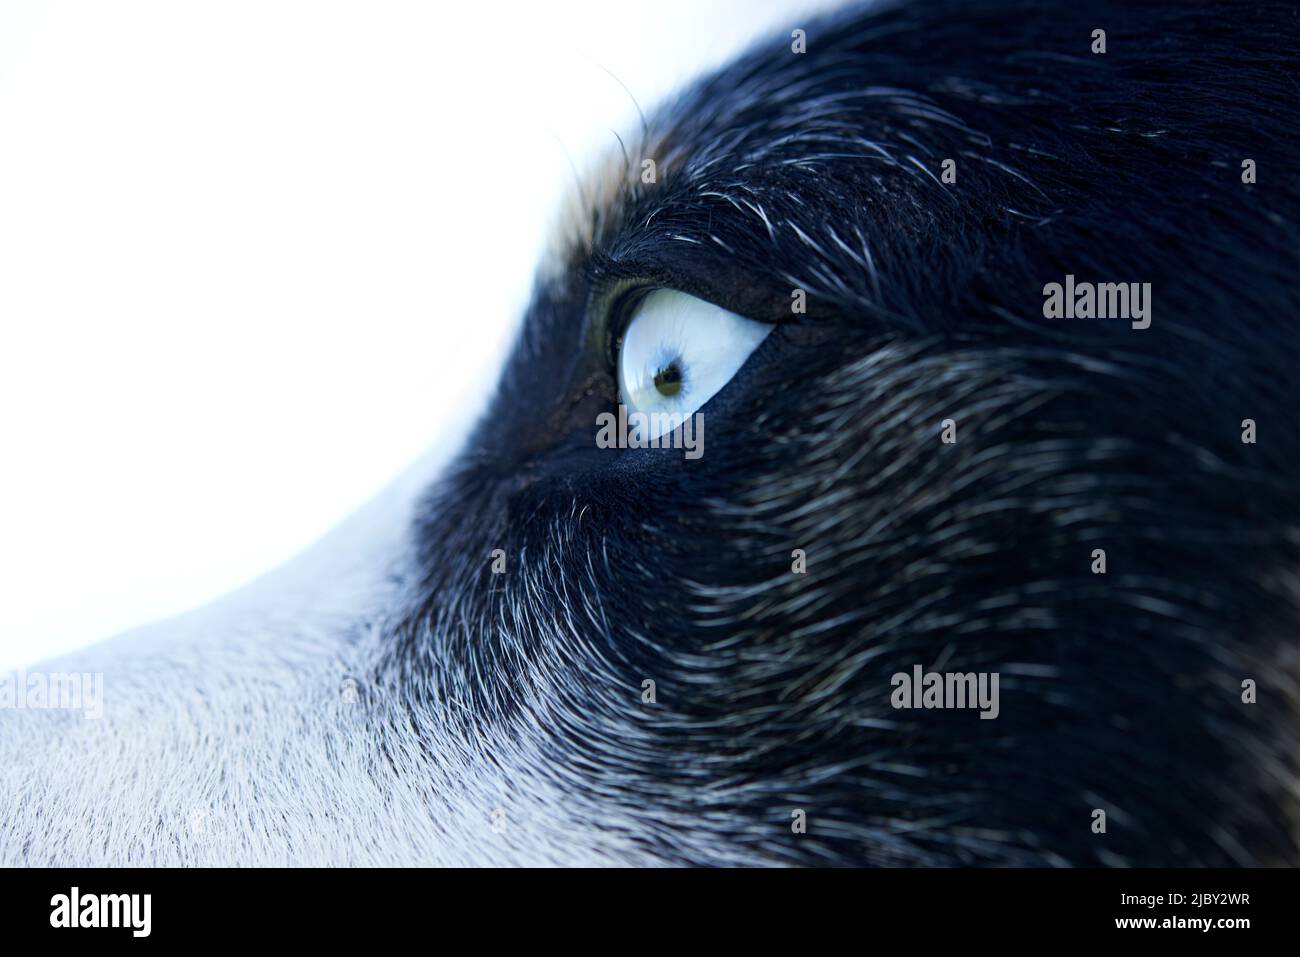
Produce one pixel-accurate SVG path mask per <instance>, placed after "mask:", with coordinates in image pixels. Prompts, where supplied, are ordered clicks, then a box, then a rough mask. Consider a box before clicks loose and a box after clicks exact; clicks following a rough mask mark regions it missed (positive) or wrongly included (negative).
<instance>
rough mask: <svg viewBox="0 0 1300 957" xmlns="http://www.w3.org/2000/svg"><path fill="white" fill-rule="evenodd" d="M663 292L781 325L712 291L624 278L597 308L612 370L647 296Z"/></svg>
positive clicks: (607, 359) (599, 301)
mask: <svg viewBox="0 0 1300 957" xmlns="http://www.w3.org/2000/svg"><path fill="white" fill-rule="evenodd" d="M660 289H664V290H668V291H670V292H680V293H682V294H683V295H686V296H691V297H693V298H695V299H699V300H701V301H702V302H707V303H708V304H709V305H711V306H716V307H718V308H719V309H723V310H725V311H727V312H731V313H735V314H736V315H738V316H740V317H741V318H742V319H751V320H752V321H754V322H763V323H766V324H768V325H772V326H777V325H780V323H779V322H775V321H773V320H771V319H764V318H755V317H753V316H749V315H747V314H746V313H744V312H742V311H740V310H737V309H733V308H731V307H729V306H728V305H727V304H726V303H724V302H721V301H719V298H720V297H718V296H714V295H711V294H710V293H709V292H708V291H704V290H699V289H683V288H682V287H681V286H680V285H677V284H674V283H668V282H662V281H659V280H655V279H650V278H639V279H634V278H626V279H620V280H617V281H616V282H614V283H612V284H611V285H610V286H609V287H608V288H607V289H606V290H604V292H603V293H602V294H601V295H600V296H599V297H598V298H597V300H596V306H595V308H598V309H599V310H600V311H601V313H602V322H601V325H602V327H603V328H604V330H605V350H604V351H605V359H606V362H608V363H609V365H610V367H611V368H617V367H618V356H619V346H620V343H621V342H622V340H623V336H624V334H625V333H626V332H627V327H628V326H629V325H630V324H631V322H632V320H633V319H634V318H635V317H636V314H637V308H638V307H639V306H640V305H641V303H642V302H643V301H644V300H645V298H646V297H647V296H649V295H650V294H651V293H652V292H656V291H658V290H660Z"/></svg>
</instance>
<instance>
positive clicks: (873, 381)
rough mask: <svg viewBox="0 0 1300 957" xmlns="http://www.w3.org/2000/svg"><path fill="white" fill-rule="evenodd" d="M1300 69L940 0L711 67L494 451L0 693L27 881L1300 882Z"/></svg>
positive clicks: (536, 336)
mask: <svg viewBox="0 0 1300 957" xmlns="http://www.w3.org/2000/svg"><path fill="white" fill-rule="evenodd" d="M1297 49H1300V29H1298V28H1297V13H1296V9H1295V8H1294V7H1293V6H1292V5H1290V4H1284V3H1271V2H1263V3H1259V2H1252V3H1238V2H1225V3H1220V4H1216V5H1213V6H1210V5H1204V6H1201V5H1193V6H1191V7H1190V8H1189V7H1188V5H1186V4H1174V3H1164V2H1157V3H1151V4H1131V3H1112V2H1098V3H1090V2H1084V3H1053V4H1049V5H1041V4H1037V3H1028V2H1020V0H995V2H991V3H987V4H967V3H960V2H945V0H933V2H930V0H919V2H915V3H908V4H900V5H889V6H885V7H879V8H877V7H871V8H860V7H853V8H849V9H845V10H841V11H836V12H832V13H830V14H827V15H825V16H822V17H820V18H818V19H814V20H811V21H809V22H806V23H796V24H791V25H790V29H789V30H788V31H782V32H780V33H779V34H778V35H775V36H773V37H771V38H769V39H768V40H766V41H764V42H761V43H760V44H759V45H758V46H756V47H755V48H753V49H752V50H750V51H749V52H748V53H746V54H745V55H743V56H742V57H740V58H739V59H737V60H736V61H734V62H732V63H730V64H729V65H727V66H725V67H723V68H721V69H720V70H718V71H716V72H714V73H712V74H710V75H707V76H705V77H704V78H702V79H701V80H699V81H698V82H697V83H695V84H694V85H693V86H691V87H689V88H687V89H686V90H684V91H683V92H681V93H680V94H679V95H677V96H676V97H675V98H673V99H671V100H670V101H668V102H666V103H664V104H662V105H661V106H660V107H658V108H657V109H656V110H654V111H652V112H651V113H650V114H649V115H648V116H647V117H646V119H645V122H644V125H643V127H642V128H641V129H640V130H638V131H637V133H636V135H635V136H631V137H628V138H627V139H625V140H623V141H622V145H621V147H620V148H618V149H617V150H616V151H615V152H614V155H613V156H612V157H610V158H609V159H608V160H607V161H605V162H602V163H600V164H598V166H597V168H596V170H595V171H594V172H593V174H592V175H591V176H589V177H587V178H586V179H584V180H583V182H582V183H581V184H580V185H579V186H578V187H577V188H576V189H574V198H573V202H572V203H571V204H570V205H569V206H568V207H566V208H567V213H566V214H565V215H564V216H562V217H561V222H562V225H561V228H559V230H558V231H557V237H556V239H555V242H554V244H553V247H552V250H551V252H550V253H549V254H548V256H547V257H546V259H545V261H544V262H543V263H542V264H541V265H540V266H539V270H538V274H537V280H536V285H535V291H534V295H533V299H532V303H531V305H530V307H529V308H528V311H527V316H526V319H525V322H524V324H523V326H522V330H521V332H520V334H519V337H518V341H517V342H516V344H515V346H514V348H513V351H512V353H511V356H510V358H509V359H508V361H507V363H506V365H505V367H504V370H503V373H502V375H501V378H500V381H499V383H498V384H497V387H496V390H495V393H494V395H493V397H492V400H491V402H490V405H489V407H488V411H487V412H486V414H485V415H484V416H483V417H482V418H481V420H479V421H478V422H477V424H476V425H475V426H474V428H473V429H472V431H470V432H469V434H468V436H467V437H466V438H465V440H464V442H463V444H461V445H459V446H458V447H451V446H448V447H446V448H441V449H437V450H434V451H433V452H432V453H431V454H430V455H429V457H428V458H427V459H426V460H425V461H424V462H422V463H421V464H420V465H419V466H418V467H416V468H415V469H413V470H412V472H411V473H410V474H408V475H407V476H405V477H403V478H402V479H400V480H399V481H398V482H397V483H396V484H395V485H394V486H393V488H392V489H391V490H390V491H389V492H388V493H387V494H386V495H385V496H383V497H382V498H381V499H380V500H378V501H377V502H376V503H374V504H373V505H371V506H369V507H368V508H367V509H365V510H363V512H361V513H360V514H358V515H357V516H356V517H354V518H353V519H352V520H350V521H349V522H348V523H347V524H345V525H344V526H343V527H342V528H340V529H339V530H337V531H336V532H335V533H333V534H332V535H331V536H329V537H328V538H327V539H325V540H324V541H323V542H321V543H319V544H318V545H317V546H316V547H315V548H313V549H312V550H311V551H309V552H308V553H307V554H305V555H304V556H303V557H301V558H300V559H298V560H297V561H295V562H294V563H291V564H290V565H289V566H287V567H286V568H284V569H281V570H280V571H278V572H275V573H273V574H271V575H270V576H267V577H266V578H264V579H263V580H261V581H260V582H258V583H257V584H255V585H253V586H251V587H250V588H248V589H246V590H243V591H240V592H238V593H236V594H234V595H232V596H230V597H229V598H227V599H225V600H223V601H220V602H218V603H216V604H215V605H213V606H211V607H209V608H206V609H203V610H201V611H199V612H195V613H192V614H189V615H185V616H182V617H180V618H179V619H177V620H174V621H171V622H167V623H165V624H162V625H156V626H152V627H149V628H145V629H143V630H141V631H138V632H135V633H132V634H129V635H127V636H123V637H121V638H118V639H116V640H113V641H110V642H107V643H104V644H102V645H99V646H97V647H95V648H93V649H91V650H90V651H87V652H84V653H80V654H78V655H76V656H74V657H73V658H72V659H69V660H68V661H62V662H55V663H52V664H51V665H50V666H48V667H49V670H50V671H59V672H76V673H86V674H102V675H103V689H104V690H103V714H102V717H100V718H99V719H98V720H86V719H85V718H84V717H83V716H82V715H80V714H77V713H74V712H70V711H68V710H66V709H63V710H58V709H42V708H30V707H29V708H12V709H8V710H4V711H0V861H3V862H4V863H6V864H17V865H77V866H85V865H112V866H132V865H231V864H240V865H286V864H287V865H471V864H472V865H556V866H570V865H638V866H639V865H723V866H726V865H742V866H767V865H823V864H828V865H885V866H891V865H926V866H932V865H939V866H1089V865H1106V866H1121V865H1123V866H1134V865H1136V866H1149V865H1193V866H1210V865H1260V864H1289V865H1295V864H1297V863H1300V684H1298V681H1300V645H1298V644H1297V635H1300V441H1297V438H1298V436H1297V423H1296V420H1295V412H1296V410H1297V409H1300V376H1297V375H1296V371H1297V354H1298V351H1300V308H1298V307H1300V289H1298V285H1297V281H1296V279H1297V276H1300V268H1298V267H1300V258H1298V251H1300V230H1298V228H1297V223H1300V190H1298V187H1297V178H1296V167H1295V159H1294V158H1295V156H1296V155H1300V136H1298V135H1297V134H1298V132H1300V119H1298V118H1297V115H1296V111H1295V109H1294V97H1295V91H1296V89H1297V75H1296V71H1295V51H1296V50H1297ZM1067 289H1068V290H1069V294H1068V295H1067V294H1066V290H1067ZM1121 293H1122V295H1121ZM1130 293H1131V295H1130ZM1062 299H1067V300H1068V303H1069V306H1070V308H1069V310H1066V309H1065V308H1064V307H1063V306H1062ZM1053 301H1055V303H1056V305H1055V306H1053V305H1052V303H1053ZM620 406H621V407H623V409H624V412H626V411H627V410H629V409H630V410H632V411H634V412H635V411H641V412H645V411H647V410H648V409H655V410H658V409H664V410H669V411H675V412H677V413H680V414H681V415H682V416H685V417H692V418H693V417H695V416H700V417H702V419H701V421H702V422H703V423H705V424H706V425H707V428H706V429H703V430H702V431H701V432H699V433H698V434H697V435H696V438H697V439H698V440H699V441H698V443H697V446H696V447H698V448H699V449H700V451H701V454H699V455H696V456H688V455H686V454H683V451H684V450H683V448H682V447H681V446H680V445H677V444H674V443H673V442H672V441H667V440H670V439H672V438H673V437H674V436H679V435H680V434H681V433H682V429H672V428H667V429H665V430H664V431H663V432H662V433H661V434H657V435H656V436H654V437H655V438H660V439H665V441H663V442H660V443H655V444H651V443H647V442H640V441H636V440H632V441H625V442H624V441H620V442H616V443H613V444H612V445H611V444H610V443H598V442H597V441H596V435H597V433H598V431H599V425H598V423H599V422H601V421H602V418H601V417H602V416H617V415H618V414H619V409H620ZM633 407H635V408H633ZM626 419H627V416H626V415H625V416H624V418H623V419H610V418H605V419H604V420H603V421H604V422H605V423H606V424H609V423H610V422H614V421H620V422H622V421H626ZM633 431H635V430H633ZM652 431H653V429H652ZM641 432H642V434H641V435H640V438H641V439H648V438H650V436H649V435H648V434H646V429H644V428H643V429H642V430H641ZM705 438H707V441H704V439H705ZM647 445H648V446H649V447H646V446H647ZM656 445H657V447H655V446H656ZM931 676H934V678H935V680H933V681H932V680H931ZM953 676H957V678H958V680H957V681H956V682H955V683H954V682H953V681H952V680H951V679H952V677H953ZM968 679H969V680H968ZM963 682H966V683H965V684H963ZM963 688H966V689H968V690H969V695H966V694H964V693H963ZM976 689H978V694H977V691H976ZM931 692H933V694H931ZM976 697H978V698H979V703H980V705H981V707H979V708H978V709H974V708H972V707H970V705H971V703H972V702H973V701H974V699H975V698H976ZM966 698H969V699H970V700H965V705H963V703H962V702H963V700H964V699H966ZM986 719H987V720H986Z"/></svg>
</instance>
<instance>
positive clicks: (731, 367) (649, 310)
mask: <svg viewBox="0 0 1300 957" xmlns="http://www.w3.org/2000/svg"><path fill="white" fill-rule="evenodd" d="M772 329H773V326H772V325H770V324H769V323H766V322H755V321H754V320H752V319H746V318H744V317H743V316H738V315H736V314H735V313H734V312H728V311H727V310H726V309H723V308H721V307H719V306H715V305H713V304H712V303H710V302H705V301H704V300H703V299H697V298H696V297H694V296H688V295H687V294H686V293H684V292H677V291H676V290H673V289H656V290H655V291H654V292H652V293H650V294H649V295H648V296H646V297H645V298H644V299H643V300H642V301H641V303H640V305H639V306H638V307H637V311H636V314H635V315H634V316H633V317H632V321H631V322H630V323H629V324H628V327H627V331H626V332H625V333H624V335H623V345H622V348H621V350H620V351H619V357H618V391H619V396H620V399H621V401H622V403H623V404H624V405H625V406H627V409H628V412H629V413H630V412H644V413H654V412H668V413H677V414H679V415H683V416H687V415H691V414H692V413H694V412H695V411H696V410H698V409H699V408H700V407H701V406H702V405H704V403H706V402H708V401H709V399H711V398H713V396H714V395H716V394H717V393H718V391H719V390H721V389H722V387H723V386H725V385H726V384H727V383H728V382H730V381H731V378H732V376H734V375H735V374H736V372H737V371H738V370H739V369H740V367H741V366H743V365H744V364H745V360H746V359H748V358H749V356H750V355H751V354H752V353H753V351H754V350H755V349H757V348H758V346H759V344H760V343H761V342H762V341H763V340H764V339H766V338H767V336H768V334H769V333H771V331H772ZM652 437H653V436H652Z"/></svg>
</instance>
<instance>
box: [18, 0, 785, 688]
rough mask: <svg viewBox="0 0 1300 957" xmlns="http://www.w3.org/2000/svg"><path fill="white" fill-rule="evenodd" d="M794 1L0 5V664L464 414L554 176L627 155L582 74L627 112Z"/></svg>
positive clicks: (305, 525) (776, 20) (253, 547)
mask: <svg viewBox="0 0 1300 957" xmlns="http://www.w3.org/2000/svg"><path fill="white" fill-rule="evenodd" d="M808 6H809V4H803V5H799V4H797V3H795V4H792V3H790V2H789V0H712V2H706V0H659V2H653V3H631V2H620V0H599V2H590V3H582V2H562V3H511V4H505V5H502V4H497V3H492V4H475V5H473V6H472V8H471V7H461V8H458V9H455V10H450V9H447V7H445V6H444V5H442V4H433V3H427V2H426V3H376V2H366V3H361V2H355V3H325V2H320V0H313V2H310V3H290V2H275V0H256V2H238V0H220V2H212V3H207V2H193V0H165V2H153V3H145V2H102V0H101V2H96V0H90V2H84V3H57V2H53V3H52V2H39V0H30V2H27V0H23V2H11V0H0V668H10V667H16V666H19V665H23V664H28V663H32V662H34V661H37V660H39V659H42V658H45V657H48V656H50V655H52V654H55V653H59V652H63V651H67V650H71V649H73V648H76V647H79V646H81V645H84V644H87V643H89V642H91V641H94V640H97V639H99V638H102V637H106V636H108V635H110V634H112V633H114V632H117V631H120V630H123V629H125V628H127V627H129V626H132V625H135V624H139V623H142V622H144V621H148V620H151V619H155V618H159V617H164V616H166V615H169V614H172V613H175V612H178V611H181V610H184V609H186V608H189V607H192V606H194V605H197V604H201V603H203V602H205V601H207V600H209V599H211V598H213V597H216V596H217V595H219V594H221V593H222V592H224V591H227V590H229V589H231V588H233V587H235V586H238V585H240V584H242V583H243V582H245V581H247V580H249V579H251V578H253V577H255V576H256V575H257V574H259V573H261V572H263V571H265V570H267V569H269V568H271V567H272V566H274V565H276V564H278V563H279V562H281V561H283V560H285V559H287V558H289V557H291V556H292V555H293V554H294V553H295V552H297V551H299V550H300V549H302V548H303V547H305V546H306V545H308V544H309V543H310V542H311V541H313V540H314V539H315V538H317V537H318V536H320V535H321V534H323V533H324V532H325V531H327V530H328V529H329V528H330V527H331V526H332V525H334V524H335V523H337V522H338V521H339V520H341V519H342V518H343V517H345V516H346V515H347V513H348V512H350V511H351V510H352V509H354V508H355V507H357V506H358V505H360V504H361V503H362V502H364V501H365V500H366V499H367V498H369V497H370V496H371V495H373V494H374V493H375V492H376V491H378V490H379V489H380V488H382V487H383V486H384V485H385V484H386V483H387V482H388V481H389V480H390V479H391V478H393V477H394V476H395V475H396V474H397V473H398V472H400V471H401V469H402V467H403V466H405V465H406V464H408V463H409V462H411V461H412V460H414V459H415V458H417V457H418V456H419V454H420V453H421V452H422V451H423V450H424V449H425V448H426V447H427V446H429V445H430V444H431V443H432V442H433V441H435V440H436V439H437V437H438V434H439V427H440V424H441V423H443V422H445V421H448V420H450V419H453V418H454V417H455V413H456V412H457V411H458V410H461V409H463V408H464V406H465V403H467V402H469V403H477V402H479V401H481V398H482V396H483V395H484V394H485V393H486V391H487V390H488V389H489V387H490V386H491V384H492V380H493V378H494V372H493V370H494V368H495V364H496V362H497V361H498V358H499V355H500V353H501V351H502V349H503V347H504V343H506V342H508V340H509V337H510V335H511V333H512V332H513V329H514V325H515V323H516V322H517V320H518V317H519V315H520V312H521V309H522V307H523V305H524V303H525V302H526V298H527V292H528V288H529V285H530V282H531V273H532V269H533V266H534V264H535V261H536V259H537V257H538V254H539V250H540V248H541V244H542V241H543V238H544V236H545V234H546V230H547V227H548V225H549V222H550V220H551V218H552V214H553V212H554V210H555V209H556V208H557V206H558V204H559V201H560V199H561V196H562V193H563V191H564V190H565V189H566V188H567V187H568V186H569V185H570V183H571V182H572V178H573V173H572V170H571V168H570V166H569V160H568V158H567V157H566V155H565V149H567V151H568V152H569V153H570V154H572V156H573V158H574V162H575V163H577V165H578V166H579V167H580V168H585V167H586V166H587V165H588V161H590V160H591V159H593V158H594V157H595V156H596V155H597V154H598V153H599V152H601V151H603V150H605V149H607V148H610V147H613V146H615V143H614V139H613V136H612V134H611V133H610V130H611V129H618V130H619V131H620V132H623V131H626V130H629V129H631V128H634V124H635V112H634V109H633V107H632V105H631V101H630V99H629V97H628V94H627V93H626V92H625V91H624V90H623V89H622V88H621V87H620V86H619V84H618V83H617V82H616V81H615V80H614V79H612V78H611V77H610V75H609V74H608V73H606V72H605V70H606V69H608V70H609V71H611V72H612V73H614V74H616V75H617V76H618V78H619V79H620V80H621V81H622V82H623V83H624V84H626V86H627V87H628V88H629V89H630V90H631V92H632V93H633V94H635V96H636V98H637V99H638V100H639V101H640V102H641V103H642V105H643V106H644V107H646V108H649V107H650V106H651V105H652V104H653V102H654V101H655V100H656V99H657V98H658V97H660V96H662V95H664V94H665V93H667V92H670V91H671V90H672V89H673V88H674V87H676V86H677V85H679V83H681V82H683V81H686V80H689V79H690V78H691V76H693V75H694V73H695V72H696V70H697V69H698V68H699V67H701V66H703V65H712V64H717V63H720V62H722V61H723V60H725V59H726V58H728V57H729V56H730V55H731V54H733V53H735V52H736V51H737V50H738V49H739V48H741V47H742V46H743V45H744V44H746V43H747V42H748V41H749V40H750V39H752V38H753V37H755V36H757V35H759V33H760V32H761V31H768V32H770V33H777V34H784V35H785V36H786V37H788V36H789V31H790V30H791V29H793V28H794V27H797V26H800V23H801V19H800V17H801V16H802V15H801V14H796V13H793V12H792V10H806V9H807V8H808ZM803 19H804V20H805V21H806V17H804V18H803ZM561 144H563V147H562V146H561Z"/></svg>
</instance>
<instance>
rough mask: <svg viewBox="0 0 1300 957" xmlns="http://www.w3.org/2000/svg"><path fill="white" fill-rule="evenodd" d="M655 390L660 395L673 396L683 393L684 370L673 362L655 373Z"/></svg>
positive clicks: (675, 361)
mask: <svg viewBox="0 0 1300 957" xmlns="http://www.w3.org/2000/svg"><path fill="white" fill-rule="evenodd" d="M655 388H656V389H658V390H659V394H660V395H667V396H673V395H676V394H677V393H678V392H681V391H682V370H681V367H680V366H679V365H678V364H677V360H675V359H674V360H673V361H672V362H670V363H668V365H666V366H664V367H663V368H662V369H660V370H659V371H658V372H656V373H655Z"/></svg>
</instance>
